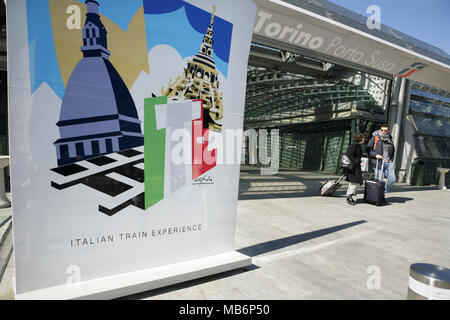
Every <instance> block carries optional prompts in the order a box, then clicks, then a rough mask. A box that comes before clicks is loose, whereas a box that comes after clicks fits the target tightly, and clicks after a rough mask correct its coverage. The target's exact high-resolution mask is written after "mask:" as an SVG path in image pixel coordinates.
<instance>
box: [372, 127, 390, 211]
mask: <svg viewBox="0 0 450 320" xmlns="http://www.w3.org/2000/svg"><path fill="white" fill-rule="evenodd" d="M367 154H368V155H369V157H370V161H371V162H372V164H374V165H375V166H376V164H377V161H378V172H376V167H375V169H374V170H375V175H376V177H378V178H379V179H381V178H382V177H383V174H384V175H385V176H386V177H387V183H386V185H385V188H384V194H385V198H384V201H385V202H387V201H386V193H387V192H388V191H389V188H390V187H391V186H392V184H393V183H394V182H395V180H396V178H395V172H394V168H393V163H392V162H393V160H394V154H395V146H394V143H393V142H392V136H391V134H390V133H389V126H388V125H387V124H383V125H382V126H381V128H380V130H377V131H375V132H374V133H373V137H372V138H371V139H370V140H369V143H368V144H367ZM383 160H384V165H382V163H383Z"/></svg>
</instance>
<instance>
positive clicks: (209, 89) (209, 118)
mask: <svg viewBox="0 0 450 320" xmlns="http://www.w3.org/2000/svg"><path fill="white" fill-rule="evenodd" d="M212 8H213V12H212V13H211V22H210V24H209V26H208V28H207V30H206V32H205V35H204V37H203V42H202V44H201V45H200V51H199V52H198V53H197V54H196V55H195V56H194V57H193V58H192V59H191V60H190V61H189V62H188V63H187V66H186V67H185V68H184V74H183V75H182V76H180V77H178V78H177V79H176V80H175V81H174V82H173V83H172V80H170V81H169V85H168V88H167V89H166V90H165V89H164V87H163V88H162V89H161V94H162V95H165V96H167V97H168V98H169V99H170V100H197V99H198V100H200V99H201V100H202V101H203V123H204V127H205V128H209V129H211V130H214V131H219V132H220V131H221V130H222V125H221V124H219V123H217V121H218V120H220V119H222V117H223V105H222V93H219V81H218V74H219V73H218V71H217V69H216V64H215V63H214V58H213V43H214V42H213V35H214V33H213V24H214V16H215V12H216V7H215V6H213V7H212Z"/></svg>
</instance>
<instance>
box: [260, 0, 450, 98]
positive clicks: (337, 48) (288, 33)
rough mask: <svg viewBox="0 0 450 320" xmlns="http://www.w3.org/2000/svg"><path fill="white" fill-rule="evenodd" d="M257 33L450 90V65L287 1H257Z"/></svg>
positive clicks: (341, 60) (354, 64)
mask: <svg viewBox="0 0 450 320" xmlns="http://www.w3.org/2000/svg"><path fill="white" fill-rule="evenodd" d="M255 2H256V3H257V4H258V12H257V14H256V19H255V24H254V35H256V36H258V37H259V38H258V39H261V38H262V39H268V40H271V42H270V43H271V44H272V45H275V46H276V45H277V43H283V44H287V45H289V46H290V47H294V48H295V47H299V48H301V49H307V50H308V51H310V54H311V55H312V56H314V55H315V54H319V57H321V58H322V59H325V60H326V59H327V58H332V59H333V61H337V62H336V63H339V62H342V63H344V62H350V63H352V65H353V66H355V67H356V68H358V67H362V68H363V70H368V71H369V72H370V70H374V71H380V72H383V73H385V74H387V75H392V76H397V77H401V78H408V79H411V80H415V81H419V82H423V83H426V84H429V85H432V86H435V87H438V88H441V89H444V90H449V91H450V66H449V65H447V64H445V63H442V62H440V61H436V60H434V59H431V58H429V57H426V56H423V55H420V54H418V53H416V52H414V51H411V50H408V49H405V48H403V47H400V46H398V45H395V44H393V43H390V42H388V41H385V40H383V39H380V38H377V37H375V36H372V35H370V34H368V33H365V32H363V31H361V30H357V29H354V28H351V27H349V26H346V25H343V24H341V23H338V22H336V21H334V20H332V19H328V18H325V17H323V16H320V15H318V14H315V13H312V12H309V11H307V10H304V9H302V8H299V7H297V6H294V5H291V4H289V3H287V2H285V1H279V0H255Z"/></svg>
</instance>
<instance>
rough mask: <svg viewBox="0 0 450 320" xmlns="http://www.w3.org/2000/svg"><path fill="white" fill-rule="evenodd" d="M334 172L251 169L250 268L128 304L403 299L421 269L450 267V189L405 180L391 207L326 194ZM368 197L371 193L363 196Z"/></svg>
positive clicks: (244, 177)
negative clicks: (413, 270) (420, 265)
mask: <svg viewBox="0 0 450 320" xmlns="http://www.w3.org/2000/svg"><path fill="white" fill-rule="evenodd" d="M328 178H331V177H330V176H329V175H327V174H324V173H313V172H298V171H292V170H284V171H280V173H279V174H278V175H276V176H265V177H264V176H260V175H259V171H257V170H254V169H250V168H243V170H242V171H241V179H240V188H239V189H240V191H239V199H240V200H239V202H238V214H237V230H236V249H237V250H238V251H240V252H242V253H244V254H247V255H249V256H251V257H252V258H253V265H252V266H251V267H249V268H247V269H246V270H236V271H231V272H226V273H223V274H220V275H215V276H211V277H207V278H203V279H198V280H194V281H190V282H187V283H183V284H178V285H174V286H171V287H167V288H162V289H157V290H153V291H149V292H145V293H140V294H137V295H133V296H130V297H126V299H250V300H253V299H275V300H277V299H400V300H403V299H405V297H406V293H407V288H408V272H409V267H410V265H411V264H412V263H416V262H425V263H432V264H437V265H440V266H444V267H447V268H448V267H450V232H449V230H450V197H449V195H450V193H448V192H449V191H440V190H437V189H436V188H435V187H433V186H429V187H412V186H409V185H405V184H396V185H395V186H394V188H393V190H392V192H391V193H390V194H389V195H388V197H387V198H388V200H389V201H390V202H391V204H389V205H384V206H381V207H376V206H372V205H369V204H366V203H364V202H363V201H362V195H361V193H360V194H359V196H358V197H357V199H358V204H357V205H356V206H350V205H348V204H346V202H345V189H346V184H344V185H343V186H342V188H341V189H340V190H338V191H337V192H336V193H335V195H334V196H333V197H320V196H318V195H317V194H318V188H319V186H320V185H321V184H322V183H323V182H324V181H325V180H326V179H328ZM360 192H361V190H360Z"/></svg>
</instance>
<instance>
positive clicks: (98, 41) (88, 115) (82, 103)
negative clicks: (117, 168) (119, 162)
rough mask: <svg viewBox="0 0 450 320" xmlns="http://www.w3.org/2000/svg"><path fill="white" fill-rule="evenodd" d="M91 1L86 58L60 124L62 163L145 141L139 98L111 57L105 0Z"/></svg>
mask: <svg viewBox="0 0 450 320" xmlns="http://www.w3.org/2000/svg"><path fill="white" fill-rule="evenodd" d="M86 6H87V14H86V22H85V25H84V27H83V46H82V47H81V51H82V52H83V59H82V60H81V61H80V62H79V63H78V65H77V66H76V67H75V69H74V70H73V72H72V74H71V76H70V78H69V82H68V84H67V87H66V91H65V94H64V98H63V101H62V106H61V112H60V117H59V122H58V123H57V126H58V127H59V132H60V137H61V138H60V139H59V140H57V141H56V142H55V143H54V144H55V146H56V150H57V157H58V165H59V166H62V165H66V164H70V163H73V162H76V161H81V160H85V159H89V158H94V157H98V156H101V155H103V154H108V153H112V152H118V151H122V150H126V149H130V148H135V147H138V146H141V145H143V144H144V135H143V134H142V131H141V121H140V120H139V118H138V114H137V110H136V106H135V104H134V101H133V98H132V97H131V94H130V92H129V90H128V88H127V86H126V85H125V83H124V81H123V80H122V78H121V76H120V75H119V73H118V72H117V70H116V69H115V68H114V66H113V65H112V64H111V62H110V61H109V55H110V52H109V51H108V47H107V31H106V29H105V27H104V26H103V24H102V22H101V21H100V16H99V11H98V10H99V4H98V2H97V1H95V0H87V1H86Z"/></svg>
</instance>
